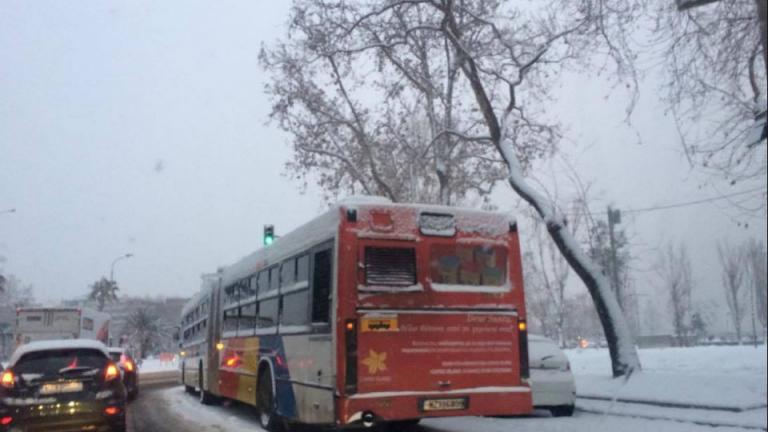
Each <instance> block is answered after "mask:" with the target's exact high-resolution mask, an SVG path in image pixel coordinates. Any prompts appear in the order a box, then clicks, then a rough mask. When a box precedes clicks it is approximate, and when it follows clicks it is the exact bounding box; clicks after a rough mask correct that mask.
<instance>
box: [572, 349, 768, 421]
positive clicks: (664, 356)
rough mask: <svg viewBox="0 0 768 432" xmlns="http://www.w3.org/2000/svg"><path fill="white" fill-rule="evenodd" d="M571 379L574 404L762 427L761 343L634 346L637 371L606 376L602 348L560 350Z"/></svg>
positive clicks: (765, 393) (767, 392)
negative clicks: (626, 377) (625, 377)
mask: <svg viewBox="0 0 768 432" xmlns="http://www.w3.org/2000/svg"><path fill="white" fill-rule="evenodd" d="M566 354H567V355H568V358H569V359H570V360H571V366H572V368H573V372H574V375H575V377H576V392H577V395H578V396H579V401H578V403H577V405H578V407H579V408H580V409H583V410H588V411H590V412H604V413H611V414H619V415H634V416H638V417H649V418H651V417H652V418H665V419H674V420H686V421H695V422H700V423H701V424H722V425H741V426H748V427H758V428H766V427H768V425H767V423H768V420H766V409H765V407H766V398H767V397H768V384H766V378H768V373H767V372H766V371H767V369H768V366H767V363H768V360H767V357H766V348H765V346H762V347H758V348H754V347H748V346H735V347H692V348H663V349H644V350H640V361H641V362H642V365H643V370H642V371H641V372H638V373H636V374H634V375H633V376H632V377H631V378H630V379H629V380H623V379H612V378H611V377H610V370H611V369H610V358H609V355H608V351H607V350H606V349H584V350H580V349H576V350H568V351H567V352H566Z"/></svg>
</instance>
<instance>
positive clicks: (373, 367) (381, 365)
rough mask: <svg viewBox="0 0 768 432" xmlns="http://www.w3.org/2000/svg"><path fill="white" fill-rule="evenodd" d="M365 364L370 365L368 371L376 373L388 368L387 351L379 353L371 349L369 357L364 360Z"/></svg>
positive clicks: (372, 373)
mask: <svg viewBox="0 0 768 432" xmlns="http://www.w3.org/2000/svg"><path fill="white" fill-rule="evenodd" d="M363 364H364V365H366V366H368V373H369V374H371V375H375V374H377V373H379V372H384V371H386V370H387V353H377V352H376V351H374V350H370V352H369V353H368V357H367V358H366V359H365V360H363Z"/></svg>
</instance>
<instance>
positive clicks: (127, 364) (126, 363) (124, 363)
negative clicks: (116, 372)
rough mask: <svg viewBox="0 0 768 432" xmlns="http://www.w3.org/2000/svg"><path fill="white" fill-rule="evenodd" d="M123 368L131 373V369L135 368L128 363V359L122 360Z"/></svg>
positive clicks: (131, 363)
mask: <svg viewBox="0 0 768 432" xmlns="http://www.w3.org/2000/svg"><path fill="white" fill-rule="evenodd" d="M123 368H124V369H125V370H127V371H128V372H133V369H134V368H135V366H134V365H133V362H132V361H130V360H128V359H124V360H123Z"/></svg>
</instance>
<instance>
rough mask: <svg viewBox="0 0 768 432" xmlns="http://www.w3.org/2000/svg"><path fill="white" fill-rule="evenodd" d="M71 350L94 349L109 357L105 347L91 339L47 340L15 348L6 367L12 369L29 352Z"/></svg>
mask: <svg viewBox="0 0 768 432" xmlns="http://www.w3.org/2000/svg"><path fill="white" fill-rule="evenodd" d="M72 348H84V349H95V350H99V351H101V352H103V353H104V355H105V356H107V357H109V352H108V351H107V346H106V345H104V344H103V343H101V342H99V341H97V340H93V339H63V340H47V341H36V342H30V343H27V344H24V345H22V346H20V347H18V348H16V351H14V352H13V354H12V355H11V359H10V360H9V361H8V365H9V366H11V367H12V366H13V365H15V364H16V362H17V361H19V359H20V358H21V357H22V356H23V355H25V354H28V353H31V352H37V351H52V350H60V349H72Z"/></svg>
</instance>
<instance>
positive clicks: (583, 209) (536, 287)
mask: <svg viewBox="0 0 768 432" xmlns="http://www.w3.org/2000/svg"><path fill="white" fill-rule="evenodd" d="M572 175H574V176H575V177H576V179H577V180H579V183H577V184H576V186H577V189H578V188H580V187H581V186H582V185H583V183H582V182H581V180H580V179H578V175H577V174H576V173H572ZM588 189H589V186H586V188H585V189H579V192H578V198H576V199H575V200H573V201H572V202H571V203H570V205H569V207H568V208H566V209H565V212H567V213H569V214H570V218H569V220H568V225H567V228H566V229H567V230H568V231H569V232H570V234H571V235H572V236H574V237H576V236H577V233H578V232H579V230H580V229H581V228H582V226H583V224H582V220H583V219H584V218H585V215H587V214H589V208H588V207H587V204H586V196H587V193H588ZM548 199H549V200H550V201H551V202H553V203H557V201H558V199H557V186H556V185H555V187H554V195H551V196H548ZM555 205H556V204H555ZM528 216H530V219H531V221H532V223H531V229H530V238H529V241H528V244H529V245H530V247H529V249H530V250H531V253H530V258H529V259H528V260H527V261H526V262H525V263H524V264H525V265H526V268H527V269H528V270H529V271H531V272H533V273H534V274H535V275H536V280H535V281H533V283H532V284H526V287H527V288H526V293H527V294H528V295H533V296H534V301H533V303H534V304H535V305H534V310H533V311H532V312H533V313H536V312H538V313H537V315H539V316H540V317H541V319H542V320H546V324H545V325H544V330H545V334H546V335H547V336H549V337H550V338H553V339H555V340H557V341H558V343H559V344H560V346H561V347H564V346H565V340H566V335H565V325H566V316H567V310H566V309H567V302H568V298H567V295H566V288H567V287H568V279H569V277H570V274H571V268H570V266H569V265H568V262H567V261H566V260H565V258H563V255H562V254H561V253H560V251H559V250H558V248H557V246H556V245H555V244H554V243H553V242H552V240H551V239H550V238H549V236H548V235H547V229H546V226H545V225H544V224H543V223H542V221H541V219H540V218H539V217H538V215H537V214H536V213H534V212H533V211H530V212H528ZM537 303H538V304H537Z"/></svg>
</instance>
